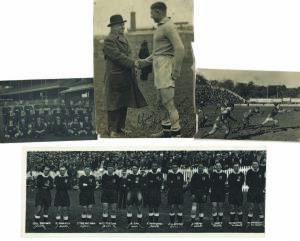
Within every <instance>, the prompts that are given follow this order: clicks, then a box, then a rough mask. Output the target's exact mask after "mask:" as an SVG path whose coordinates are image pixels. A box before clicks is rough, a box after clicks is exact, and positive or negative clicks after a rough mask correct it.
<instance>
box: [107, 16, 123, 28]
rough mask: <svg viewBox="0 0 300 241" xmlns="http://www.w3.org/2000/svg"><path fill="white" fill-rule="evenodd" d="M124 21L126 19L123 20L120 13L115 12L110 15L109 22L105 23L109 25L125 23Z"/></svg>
mask: <svg viewBox="0 0 300 241" xmlns="http://www.w3.org/2000/svg"><path fill="white" fill-rule="evenodd" d="M126 22H127V20H123V17H122V15H121V14H115V15H112V16H111V17H110V23H109V24H108V25H107V27H111V26H113V25H115V24H119V23H126Z"/></svg>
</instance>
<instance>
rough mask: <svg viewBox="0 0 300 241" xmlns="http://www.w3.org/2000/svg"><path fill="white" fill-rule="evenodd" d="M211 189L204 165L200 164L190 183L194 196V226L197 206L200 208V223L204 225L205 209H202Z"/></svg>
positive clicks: (192, 215)
mask: <svg viewBox="0 0 300 241" xmlns="http://www.w3.org/2000/svg"><path fill="white" fill-rule="evenodd" d="M209 187H210V186H209V175H208V174H207V173H205V172H204V166H203V163H200V164H199V165H198V171H197V172H195V173H194V174H193V176H192V179H191V182H190V190H191V194H192V210H191V218H192V225H193V223H195V221H196V215H197V206H199V222H200V223H203V218H204V213H203V209H201V205H203V204H204V203H206V202H207V196H208V193H209ZM198 204H199V205H198Z"/></svg>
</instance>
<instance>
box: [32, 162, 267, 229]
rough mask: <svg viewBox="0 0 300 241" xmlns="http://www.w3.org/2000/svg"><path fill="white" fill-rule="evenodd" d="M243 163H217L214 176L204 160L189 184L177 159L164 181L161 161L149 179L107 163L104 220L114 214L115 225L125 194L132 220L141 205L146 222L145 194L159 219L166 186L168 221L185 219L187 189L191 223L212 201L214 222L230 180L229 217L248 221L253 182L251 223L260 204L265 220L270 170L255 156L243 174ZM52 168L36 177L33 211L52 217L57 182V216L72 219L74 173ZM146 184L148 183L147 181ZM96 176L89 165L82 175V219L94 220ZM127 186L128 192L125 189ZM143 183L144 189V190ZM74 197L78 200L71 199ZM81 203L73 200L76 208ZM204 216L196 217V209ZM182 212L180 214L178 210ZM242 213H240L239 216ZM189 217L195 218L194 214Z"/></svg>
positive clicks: (220, 213) (153, 217) (151, 217)
mask: <svg viewBox="0 0 300 241" xmlns="http://www.w3.org/2000/svg"><path fill="white" fill-rule="evenodd" d="M239 168H240V165H239V163H238V162H237V163H235V164H234V168H233V169H234V171H233V172H232V173H230V174H229V176H228V177H227V175H226V174H225V173H224V172H222V165H221V164H220V163H217V164H216V170H215V171H214V172H212V173H210V175H208V174H207V173H205V172H204V166H203V164H199V165H198V170H197V172H195V173H194V174H193V175H192V178H191V181H190V183H189V184H187V183H186V182H185V181H184V176H183V174H182V173H181V172H180V170H179V169H178V165H177V164H176V163H174V164H173V165H172V170H171V171H170V172H169V173H168V174H167V176H166V179H165V181H164V178H163V174H162V173H161V172H160V171H159V169H158V165H157V164H156V163H153V164H152V168H151V171H150V172H148V173H147V175H145V178H143V176H142V175H141V174H139V173H138V167H137V166H133V167H132V173H131V174H128V175H124V177H122V176H121V177H119V176H118V175H116V174H115V173H114V167H113V165H108V166H107V172H106V173H105V174H103V176H102V178H101V185H102V192H101V203H102V208H103V209H102V221H103V223H107V222H108V221H109V219H108V217H109V214H110V217H111V219H110V222H111V223H114V224H116V223H117V219H116V215H117V203H118V202H119V204H120V198H121V197H120V196H123V199H124V201H126V203H127V222H128V225H131V224H132V221H133V219H132V218H133V211H134V209H136V217H137V223H138V224H139V225H141V224H142V220H143V212H142V204H143V199H144V201H145V203H146V205H147V206H148V208H149V212H148V218H147V219H148V222H150V223H153V222H155V223H158V218H159V209H160V205H161V202H162V198H164V195H162V190H164V189H165V190H167V203H168V205H169V207H170V213H169V219H170V222H169V223H171V224H172V223H173V224H174V223H175V217H177V223H182V222H183V221H184V220H183V205H184V196H185V192H186V191H190V194H191V195H190V198H191V207H190V209H189V210H191V211H190V217H191V221H192V224H193V223H195V222H200V223H203V222H204V212H203V206H205V205H207V204H206V203H207V202H208V200H209V201H210V202H211V205H212V207H211V217H212V218H211V220H212V222H213V223H216V222H218V223H222V222H223V214H224V213H223V204H224V203H225V202H226V199H227V198H226V183H227V184H228V189H227V190H228V200H227V202H228V203H229V205H230V207H231V211H230V222H235V218H236V216H237V217H238V221H239V222H243V221H244V219H243V213H242V208H243V205H244V203H245V202H244V195H243V190H242V186H243V185H244V184H245V183H246V185H247V186H248V188H249V189H248V192H247V200H246V201H247V202H248V206H247V207H248V215H247V216H248V218H247V221H248V222H250V223H251V222H252V221H253V214H254V212H253V208H254V206H255V204H257V207H258V213H259V221H260V222H263V221H264V200H265V199H264V192H265V172H264V171H263V170H261V169H260V168H259V163H258V162H257V161H256V160H254V161H253V162H252V167H251V168H250V169H249V170H248V171H247V173H246V174H243V173H242V172H240V171H239ZM49 172H50V168H49V167H47V166H44V168H43V173H42V174H40V175H38V176H37V192H36V198H35V206H36V212H35V214H34V220H35V223H39V222H40V221H41V214H43V221H45V222H48V210H49V207H50V206H51V203H52V198H51V189H53V187H54V186H55V187H56V193H55V198H54V206H55V207H57V214H56V218H55V221H61V218H62V216H63V221H65V222H68V221H69V220H68V216H69V207H70V204H71V200H70V197H69V191H68V190H69V188H70V186H69V178H68V175H67V174H66V168H65V167H64V166H61V167H60V169H59V175H57V176H56V177H55V178H54V179H53V178H52V177H51V176H50V175H49ZM144 185H145V186H144ZM96 186H97V184H96V178H95V176H93V175H91V169H90V168H89V167H85V168H84V175H82V176H81V177H80V178H79V188H80V192H79V205H80V206H82V210H83V211H82V213H81V219H82V221H83V222H91V221H92V214H93V212H94V211H93V205H94V204H95V195H94V192H95V189H96ZM122 188H123V189H124V190H125V191H126V193H125V194H124V193H121V190H122ZM143 188H144V190H143ZM72 202H73V200H72ZM75 206H76V204H75V203H72V207H75ZM198 207H199V210H200V212H199V213H198V217H199V219H197V208H198ZM176 214H177V215H176ZM236 214H237V215H236ZM189 221H190V219H189Z"/></svg>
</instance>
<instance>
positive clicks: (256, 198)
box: [246, 160, 266, 223]
mask: <svg viewBox="0 0 300 241" xmlns="http://www.w3.org/2000/svg"><path fill="white" fill-rule="evenodd" d="M265 182H266V179H265V172H264V171H263V170H261V168H259V162H258V161H257V160H253V161H252V167H251V169H249V170H248V171H247V174H246V185H247V186H248V187H249V189H248V193H247V202H248V203H249V207H248V222H249V223H251V222H252V221H253V209H254V206H255V204H257V206H258V212H259V221H260V222H263V221H264V208H263V204H264V200H265V195H264V190H265Z"/></svg>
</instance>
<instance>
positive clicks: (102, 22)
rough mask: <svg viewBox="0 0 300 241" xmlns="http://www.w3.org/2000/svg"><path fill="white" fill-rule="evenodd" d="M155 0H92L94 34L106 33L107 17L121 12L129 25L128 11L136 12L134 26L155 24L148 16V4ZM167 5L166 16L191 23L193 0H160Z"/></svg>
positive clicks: (107, 29) (176, 20)
mask: <svg viewBox="0 0 300 241" xmlns="http://www.w3.org/2000/svg"><path fill="white" fill-rule="evenodd" d="M154 2H157V0H94V34H96V35H99V34H100V35H107V34H108V33H109V30H110V29H109V28H108V27H107V24H108V23H109V18H110V16H111V15H114V14H121V15H122V16H123V18H124V19H126V20H127V21H128V22H127V25H126V26H127V28H129V27H130V12H136V26H137V28H141V27H152V26H155V24H154V22H153V20H152V19H151V18H150V6H151V4H152V3H154ZM162 2H165V3H166V5H167V7H168V16H169V17H172V19H173V21H174V22H180V21H187V22H189V23H190V24H192V23H193V13H194V12H193V0H162Z"/></svg>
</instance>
